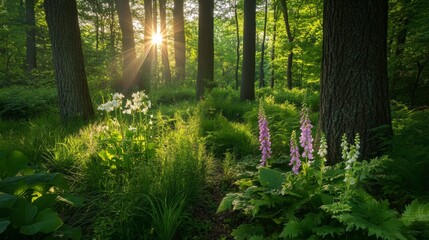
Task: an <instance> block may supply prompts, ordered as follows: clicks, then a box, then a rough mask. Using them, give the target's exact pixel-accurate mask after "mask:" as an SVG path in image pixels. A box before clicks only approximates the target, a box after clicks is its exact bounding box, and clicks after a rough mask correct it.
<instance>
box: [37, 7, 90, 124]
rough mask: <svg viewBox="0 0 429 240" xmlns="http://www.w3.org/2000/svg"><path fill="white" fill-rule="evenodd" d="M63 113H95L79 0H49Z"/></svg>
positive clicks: (65, 116) (85, 116) (80, 115)
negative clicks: (87, 68) (85, 56)
mask: <svg viewBox="0 0 429 240" xmlns="http://www.w3.org/2000/svg"><path fill="white" fill-rule="evenodd" d="M44 8H45V13H46V22H47V23H48V27H49V37H50V39H51V45H52V56H53V62H54V69H55V79H56V82H57V90H58V99H59V105H60V115H61V118H62V119H63V120H68V119H72V118H76V117H77V118H83V119H88V118H90V117H91V116H92V115H94V110H93V108H92V104H91V98H90V96H89V90H88V84H87V80H86V75H85V67H84V61H83V54H82V43H81V38H80V29H79V22H78V17H77V7H76V1H75V0H45V3H44Z"/></svg>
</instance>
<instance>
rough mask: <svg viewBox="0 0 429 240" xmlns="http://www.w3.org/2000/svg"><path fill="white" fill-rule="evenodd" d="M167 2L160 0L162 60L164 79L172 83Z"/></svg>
mask: <svg viewBox="0 0 429 240" xmlns="http://www.w3.org/2000/svg"><path fill="white" fill-rule="evenodd" d="M166 2H167V0H159V17H160V20H161V35H162V43H161V58H162V77H163V78H164V80H165V81H166V82H171V70H170V61H169V60H168V45H167V38H166V37H167V12H166V9H167V8H166Z"/></svg>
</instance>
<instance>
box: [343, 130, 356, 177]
mask: <svg viewBox="0 0 429 240" xmlns="http://www.w3.org/2000/svg"><path fill="white" fill-rule="evenodd" d="M354 140H355V141H354V145H353V144H349V143H347V137H346V134H344V135H343V137H342V138H341V148H342V157H343V159H344V161H346V167H345V170H346V175H345V178H344V182H346V183H348V184H350V185H353V184H355V182H356V181H355V178H354V177H353V173H352V170H353V166H354V165H355V162H356V161H357V159H358V157H359V149H360V137H359V133H357V134H356V136H355V139H354Z"/></svg>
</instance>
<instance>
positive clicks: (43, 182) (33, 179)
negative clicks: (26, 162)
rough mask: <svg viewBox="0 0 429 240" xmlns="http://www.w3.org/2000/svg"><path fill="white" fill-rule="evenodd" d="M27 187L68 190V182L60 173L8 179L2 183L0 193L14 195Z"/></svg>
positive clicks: (0, 182)
mask: <svg viewBox="0 0 429 240" xmlns="http://www.w3.org/2000/svg"><path fill="white" fill-rule="evenodd" d="M25 186H27V187H28V186H31V187H36V186H37V187H51V186H57V187H60V188H62V189H63V190H68V185H67V182H66V180H65V178H64V176H63V175H62V174H60V173H39V174H34V175H30V176H16V177H8V178H6V179H3V180H1V181H0V191H1V192H5V193H10V194H14V193H15V191H16V190H18V189H20V188H23V187H25Z"/></svg>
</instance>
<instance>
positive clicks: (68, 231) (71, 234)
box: [53, 225, 82, 240]
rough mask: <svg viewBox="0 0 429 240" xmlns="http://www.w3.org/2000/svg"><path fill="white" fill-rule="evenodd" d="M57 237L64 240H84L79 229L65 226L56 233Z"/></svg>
mask: <svg viewBox="0 0 429 240" xmlns="http://www.w3.org/2000/svg"><path fill="white" fill-rule="evenodd" d="M55 235H56V236H58V237H60V238H62V239H71V240H80V239H81V238H82V231H81V229H80V228H79V227H70V226H67V225H63V226H61V227H60V228H59V229H58V230H57V231H56V232H55ZM53 239H57V238H53Z"/></svg>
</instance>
